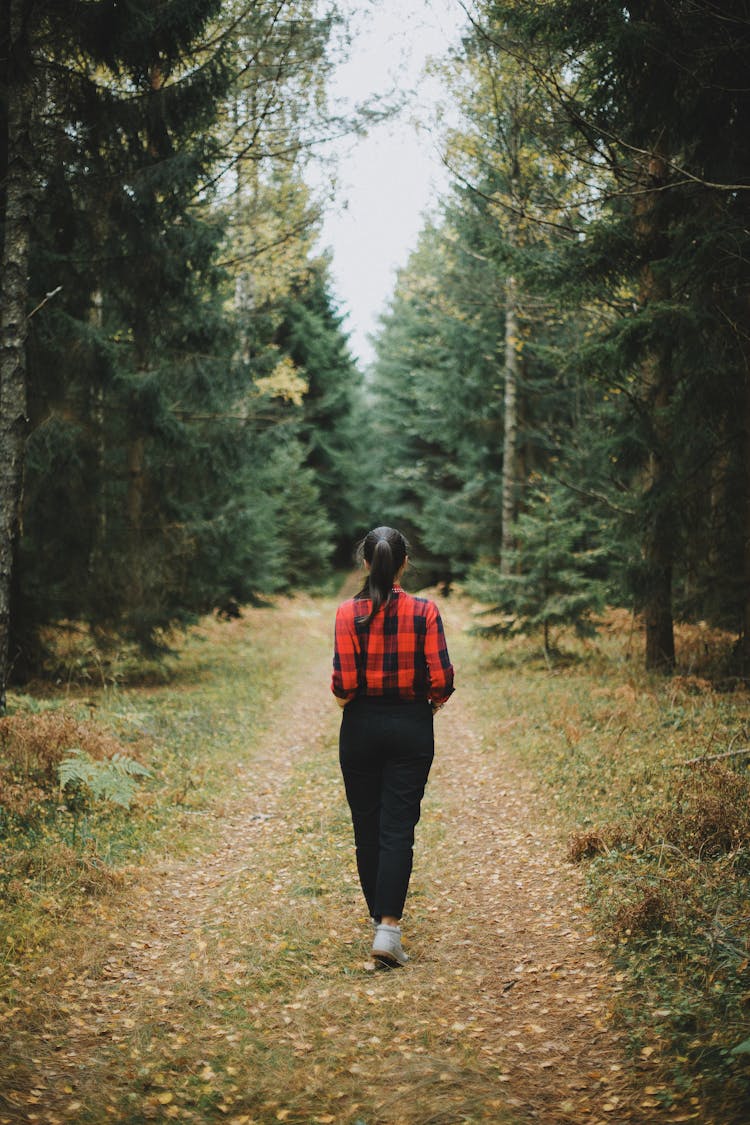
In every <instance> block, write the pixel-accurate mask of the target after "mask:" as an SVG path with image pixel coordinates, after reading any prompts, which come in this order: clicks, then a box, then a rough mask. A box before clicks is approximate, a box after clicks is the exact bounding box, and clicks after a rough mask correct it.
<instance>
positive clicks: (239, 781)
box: [0, 598, 674, 1125]
mask: <svg viewBox="0 0 750 1125" xmlns="http://www.w3.org/2000/svg"><path fill="white" fill-rule="evenodd" d="M333 608H334V602H333V601H330V600H324V599H317V600H315V599H304V598H297V599H289V600H287V601H283V602H281V603H280V604H279V605H278V606H276V607H275V608H273V609H257V610H250V611H248V613H247V615H246V616H245V617H244V618H243V620H242V621H240V622H235V623H231V624H228V625H226V626H220V627H219V626H217V627H214V629H213V632H214V633H216V632H217V630H223V632H221V646H222V651H223V652H224V657H225V658H226V659H228V660H230V661H231V660H232V659H233V652H234V653H236V652H239V651H240V649H241V647H242V646H244V645H257V644H258V643H262V644H264V645H266V646H267V648H268V654H269V659H270V660H273V659H274V638H275V637H276V638H278V637H279V636H281V635H283V636H285V638H286V641H287V642H288V641H290V640H291V650H293V651H295V652H296V653H297V659H296V662H295V666H294V670H293V672H292V673H289V674H288V675H287V677H286V683H287V690H286V691H285V693H284V697H283V699H282V700H281V701H280V703H279V705H278V708H277V710H276V712H275V713H274V715H273V717H272V722H270V723H269V724H268V725H267V727H266V729H265V731H264V732H263V733H262V735H261V736H260V737H259V738H256V739H254V740H253V741H252V743H251V744H249V745H248V746H247V755H246V757H245V758H244V759H243V760H242V761H238V763H237V771H236V785H235V788H234V791H233V792H232V793H231V794H229V795H227V797H226V799H223V800H222V801H221V802H217V803H215V804H214V805H213V806H212V807H211V808H210V809H209V810H207V814H206V815H207V816H208V817H209V819H210V843H209V845H208V846H207V847H205V848H203V849H201V850H200V851H198V852H193V853H191V854H189V855H188V856H187V857H186V858H185V857H183V858H179V859H174V858H169V857H165V858H164V859H163V860H162V861H161V862H159V863H158V864H156V865H153V864H152V865H151V866H149V867H145V866H144V867H143V868H137V869H135V870H132V871H131V872H130V876H129V887H128V890H127V891H126V892H124V894H123V895H122V896H115V898H114V900H109V901H108V902H107V903H105V904H103V905H102V906H101V907H100V908H99V909H98V910H96V911H93V912H91V913H86V914H84V913H82V914H81V916H80V917H79V918H78V919H77V924H78V928H79V938H80V939H81V940H80V941H78V942H76V943H74V944H73V945H72V946H71V947H70V949H68V950H67V951H66V950H60V951H59V957H58V960H57V961H56V962H49V968H48V970H45V972H48V981H47V993H46V997H45V1000H44V1002H43V1003H41V1004H40V1005H39V1010H38V1017H37V1026H36V1034H35V1037H34V1039H33V1041H29V1040H27V1039H24V1040H23V1041H21V1040H18V1041H17V1042H16V1044H15V1049H16V1051H17V1053H18V1055H19V1057H20V1056H21V1055H24V1057H27V1058H28V1060H29V1063H28V1071H27V1074H28V1082H26V1083H24V1084H23V1088H22V1086H21V1085H20V1084H19V1085H18V1086H17V1087H15V1088H8V1090H7V1091H6V1095H5V1099H4V1101H3V1102H0V1107H1V1108H0V1122H16V1121H39V1122H44V1123H49V1125H55V1123H56V1122H58V1121H60V1122H62V1121H71V1120H75V1121H81V1122H88V1121H91V1122H100V1121H115V1122H128V1123H133V1122H141V1121H155V1120H156V1121H161V1120H178V1121H197V1122H201V1121H207V1122H210V1121H216V1120H225V1121H230V1122H233V1123H234V1125H250V1123H262V1125H266V1123H269V1125H270V1123H272V1122H276V1121H288V1122H293V1123H300V1125H309V1123H320V1125H339V1123H340V1125H451V1123H459V1122H480V1121H490V1122H516V1123H522V1122H528V1121H540V1122H544V1123H549V1125H563V1123H567V1122H570V1123H584V1122H585V1123H598V1122H604V1121H607V1122H618V1123H624V1122H647V1121H648V1122H652V1121H654V1120H656V1119H658V1115H657V1110H656V1109H655V1108H654V1107H653V1104H652V1105H651V1106H649V1099H648V1096H647V1093H644V1091H643V1087H642V1082H645V1081H646V1079H645V1077H643V1075H642V1074H641V1075H640V1076H639V1074H638V1073H636V1071H635V1070H634V1069H633V1065H632V1064H631V1063H629V1062H628V1061H627V1060H626V1058H625V1055H624V1048H623V1044H622V1043H621V1041H620V1040H619V1039H618V1037H617V1035H616V1034H615V1033H614V1032H613V1031H612V1029H611V1027H610V1006H611V1004H612V1001H613V999H614V996H615V993H616V990H617V988H618V984H617V982H616V981H615V980H613V979H612V974H611V971H610V970H609V969H608V966H607V965H606V964H605V963H604V961H603V960H602V958H601V956H600V955H599V954H598V953H597V952H596V947H595V942H594V938H593V935H592V933H591V932H590V930H589V927H588V923H587V921H586V916H585V912H584V910H583V907H582V906H581V902H580V899H581V892H582V888H581V880H580V876H579V874H578V872H577V871H576V870H575V869H573V868H572V867H571V866H570V865H569V864H567V863H566V862H565V859H564V841H563V840H562V839H561V836H560V833H559V831H558V830H557V829H556V827H555V818H554V816H553V814H552V813H551V810H550V808H549V804H548V798H547V797H545V795H544V794H543V793H542V792H541V791H540V790H538V789H537V788H536V786H535V783H534V781H533V779H532V778H531V776H530V775H529V774H527V772H526V771H525V770H524V768H523V766H522V765H521V764H520V763H519V762H517V761H515V760H512V759H511V758H509V757H508V756H507V755H506V753H505V752H504V749H503V739H502V730H497V729H495V730H494V732H493V731H490V730H487V729H485V728H484V727H483V719H482V712H481V697H482V685H481V684H478V683H470V682H467V681H466V679H465V678H464V677H462V673H461V665H462V653H463V652H464V651H466V650H467V646H468V645H469V644H470V643H471V642H470V639H469V638H467V637H466V636H465V634H464V632H463V629H464V626H465V624H466V614H467V610H466V607H465V606H462V604H461V603H459V602H453V601H452V600H451V601H449V602H448V603H446V605H444V606H443V607H442V608H443V610H444V618H445V621H446V630H447V634H448V639H449V644H450V648H451V654H452V656H453V659H454V663H455V664H456V667H457V684H458V690H457V692H456V694H455V696H454V697H453V698H452V700H451V701H450V703H449V705H448V706H447V707H446V708H445V710H444V711H442V712H441V713H440V715H439V716H438V717H437V719H436V734H437V752H436V760H435V766H434V770H433V774H432V776H431V780H430V785H429V788H428V795H427V797H426V799H425V806H424V813H423V821H422V824H421V825H420V828H419V831H418V840H417V849H416V863H415V872H414V876H413V881H412V889H411V893H410V898H409V901H408V903H407V915H406V917H405V921H404V931H405V944H406V946H407V948H408V949H409V951H410V954H411V958H412V959H411V961H410V963H409V965H408V966H406V967H405V968H404V969H402V970H394V971H390V972H386V971H374V970H373V968H372V966H371V964H370V963H369V962H368V949H369V940H368V939H369V938H370V928H369V922H368V919H367V918H366V915H365V910H364V906H363V903H362V902H361V899H360V893H359V889H358V885H357V882H356V873H355V868H354V857H353V848H352V845H351V830H350V826H349V818H348V810H347V809H346V805H345V801H344V797H343V791H342V786H341V782H340V779H339V774H338V763H337V753H336V743H337V729H338V721H339V714H338V709H337V708H336V707H335V705H334V703H333V701H332V699H331V697H330V694H329V691H328V681H329V676H330V641H331V633H332V628H331V625H332V615H333ZM287 648H289V645H287ZM280 671H281V674H282V677H283V674H284V668H283V666H282V667H281V669H280ZM238 688H239V689H240V690H238V692H237V709H238V715H237V718H238V720H239V721H241V719H242V708H243V705H244V704H243V699H245V698H249V697H251V695H252V684H250V683H248V684H246V685H244V690H243V688H242V685H241V684H238ZM209 703H210V701H209ZM185 705H186V706H187V705H188V704H187V699H186V704H185ZM193 706H194V701H193ZM217 737H218V735H217ZM210 753H211V746H210V745H207V746H206V754H207V755H209V756H210ZM36 983H37V985H38V982H36ZM33 984H34V982H28V988H29V989H31V988H32V986H33ZM18 1003H19V1004H20V1006H21V1008H22V1009H23V1005H24V984H23V982H19V999H18ZM25 1027H26V1029H27V1030H26V1032H25V1034H27V1033H28V1027H29V1023H28V1013H27V1017H26V1024H25ZM9 1029H10V1033H11V1040H12V1035H13V1026H12V1018H11V1021H10V1025H9ZM644 1065H646V1064H644ZM668 1116H670V1117H671V1119H674V1118H673V1116H672V1115H668Z"/></svg>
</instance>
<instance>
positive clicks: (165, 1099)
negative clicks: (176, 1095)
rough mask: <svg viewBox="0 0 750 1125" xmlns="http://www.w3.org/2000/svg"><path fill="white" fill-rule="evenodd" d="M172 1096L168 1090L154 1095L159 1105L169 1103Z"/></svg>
mask: <svg viewBox="0 0 750 1125" xmlns="http://www.w3.org/2000/svg"><path fill="white" fill-rule="evenodd" d="M172 1097H173V1095H172V1094H170V1092H169V1090H164V1091H163V1093H161V1094H157V1095H156V1100H157V1102H158V1103H159V1105H169V1103H170V1102H171V1101H172Z"/></svg>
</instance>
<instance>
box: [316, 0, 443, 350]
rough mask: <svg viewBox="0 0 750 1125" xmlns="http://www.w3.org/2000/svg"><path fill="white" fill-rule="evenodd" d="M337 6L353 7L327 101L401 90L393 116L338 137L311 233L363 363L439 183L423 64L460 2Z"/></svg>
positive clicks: (404, 0)
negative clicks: (326, 195) (329, 198)
mask: <svg viewBox="0 0 750 1125" xmlns="http://www.w3.org/2000/svg"><path fill="white" fill-rule="evenodd" d="M342 6H343V7H344V8H345V9H346V8H348V10H349V12H350V13H352V18H351V24H350V30H351V33H352V43H351V47H350V51H349V59H348V61H347V62H346V64H344V65H343V66H340V67H339V68H338V71H337V73H336V75H335V76H334V81H333V83H332V85H331V88H330V93H331V98H332V101H333V102H334V104H335V103H336V102H338V101H340V100H341V101H349V102H362V101H365V100H367V99H368V98H369V97H371V96H372V95H373V94H383V93H388V92H389V91H392V90H394V89H396V90H400V91H402V92H405V91H409V97H408V98H407V103H406V105H405V107H404V109H403V110H402V111H401V113H400V114H399V115H398V117H397V118H396V119H394V120H391V121H389V122H385V123H383V124H381V125H377V126H375V127H374V128H372V129H371V131H370V132H369V134H368V135H367V136H366V137H364V138H354V139H352V138H348V139H347V140H346V141H344V142H339V143H338V144H337V146H336V156H337V181H338V190H337V192H336V200H335V202H334V204H333V205H332V206H331V207H330V208H329V210H328V213H327V216H326V218H325V221H324V224H323V230H322V235H321V240H320V245H321V247H322V248H326V247H328V248H330V249H331V251H332V253H333V264H332V274H333V282H334V287H335V291H336V296H337V298H338V300H339V304H340V309H341V312H342V313H344V314H346V320H345V322H344V328H345V330H346V331H347V332H348V333H349V338H350V347H351V350H352V353H353V354H354V356H355V358H356V359H357V360H358V361H359V363H360V366H361V367H362V368H363V369H364V368H366V367H367V365H368V364H369V363H370V362H371V360H372V358H373V354H374V353H373V348H372V343H371V341H370V339H369V336H370V335H371V334H372V333H374V332H375V331H377V321H378V315H379V314H380V313H381V312H383V311H384V310H385V308H386V307H387V303H388V299H389V297H390V296H391V293H392V291H393V286H394V282H395V278H396V271H397V269H398V268H399V267H400V266H403V265H405V264H406V261H407V259H408V257H409V252H410V251H411V250H412V249H413V248H414V247H415V246H416V242H417V237H418V234H419V231H420V230H421V228H422V226H423V222H424V217H425V215H426V213H427V212H428V211H429V209H430V208H431V207H433V206H434V205H435V202H436V200H437V198H438V196H439V195H440V193H441V192H444V191H445V189H446V188H447V185H448V176H447V173H446V171H445V169H444V167H443V165H442V162H441V159H440V145H439V136H436V135H435V133H434V131H431V130H430V129H429V124H430V121H431V118H432V113H433V107H434V106H435V104H436V103H437V101H438V100H439V99H440V97H441V93H442V91H441V88H440V84H439V82H438V81H437V79H435V78H430V77H428V76H427V75H425V74H424V65H425V62H426V61H427V60H428V59H429V58H430V57H431V56H438V57H439V56H442V55H444V54H445V53H446V52H447V51H448V50H449V48H450V47H451V45H453V44H455V43H456V42H457V41H458V39H459V36H460V29H461V27H462V25H463V11H462V8H461V5H460V3H459V0H345V3H344V4H343V5H342Z"/></svg>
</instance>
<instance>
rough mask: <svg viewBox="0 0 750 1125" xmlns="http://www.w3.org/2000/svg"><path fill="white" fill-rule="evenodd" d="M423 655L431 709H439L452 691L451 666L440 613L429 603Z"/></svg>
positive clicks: (433, 604)
mask: <svg viewBox="0 0 750 1125" xmlns="http://www.w3.org/2000/svg"><path fill="white" fill-rule="evenodd" d="M424 655H425V660H426V661H427V671H428V672H429V676H430V702H431V703H432V705H433V707H441V706H442V705H443V703H445V701H446V699H448V698H449V696H451V695H452V694H453V691H454V687H453V665H452V664H451V660H450V656H449V655H448V645H447V643H446V640H445V631H444V629H443V622H442V620H441V618H440V612H439V610H438V607H437V606H436V605H435V603H434V602H430V608H429V611H428V613H427V635H426V637H425V646H424Z"/></svg>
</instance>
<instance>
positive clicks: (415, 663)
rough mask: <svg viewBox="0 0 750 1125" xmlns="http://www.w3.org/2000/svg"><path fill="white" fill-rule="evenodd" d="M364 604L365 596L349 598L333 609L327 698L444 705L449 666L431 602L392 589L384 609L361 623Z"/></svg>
mask: <svg viewBox="0 0 750 1125" xmlns="http://www.w3.org/2000/svg"><path fill="white" fill-rule="evenodd" d="M370 606H371V602H370V599H369V598H350V599H349V601H346V602H342V604H341V605H340V606H339V608H338V610H337V611H336V647H335V650H334V654H333V679H332V682H331V691H332V692H333V694H334V695H337V696H338V697H339V699H346V700H350V699H354V697H355V695H378V696H390V697H392V698H395V699H424V700H427V699H429V700H430V701H431V703H432V704H433V706H434V707H439V706H440V705H441V704H443V703H445V701H446V699H447V698H448V696H449V695H450V694H451V693H452V691H453V667H452V665H451V662H450V657H449V656H448V648H447V646H446V643H445V633H444V632H443V623H442V621H441V620H440V614H439V612H438V608H437V606H436V605H435V603H434V602H430V601H428V600H427V599H426V598H414V597H412V595H411V594H407V593H405V591H404V590H402V589H401V587H400V586H394V588H393V594H392V595H391V600H390V602H389V603H388V605H387V606H386V607H385V609H381V610H380V611H379V612H378V613H377V614H376V615H375V617H374V618H373V620H372V621H371V622H370V624H369V625H364V624H363V622H364V620H365V618H366V617H367V615H368V613H369V612H370Z"/></svg>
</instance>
